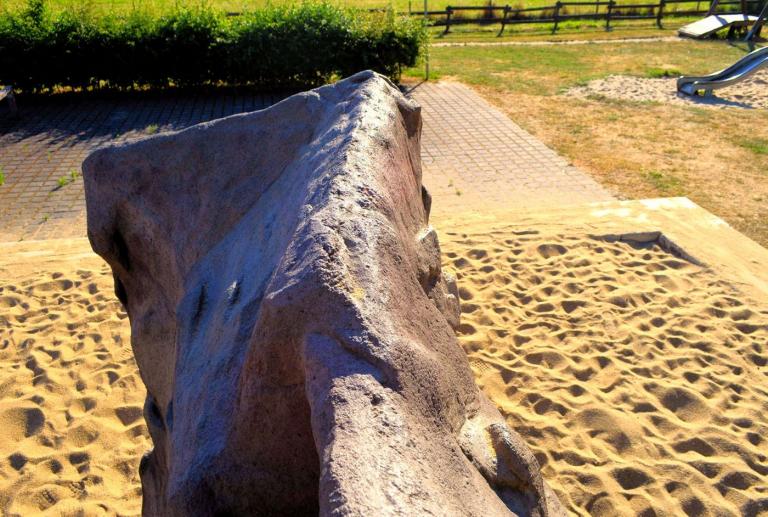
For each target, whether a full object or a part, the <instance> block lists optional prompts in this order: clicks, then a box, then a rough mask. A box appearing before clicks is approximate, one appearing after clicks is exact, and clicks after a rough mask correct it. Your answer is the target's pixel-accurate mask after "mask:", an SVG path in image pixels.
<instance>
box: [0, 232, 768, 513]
mask: <svg viewBox="0 0 768 517" xmlns="http://www.w3.org/2000/svg"><path fill="white" fill-rule="evenodd" d="M445 228H451V230H450V231H447V230H445ZM438 230H439V231H440V233H441V236H442V237H441V240H442V243H443V251H444V258H445V265H446V267H447V268H448V269H450V270H453V271H454V272H455V273H457V275H458V277H459V286H460V294H461V297H462V303H463V309H462V310H463V315H462V318H463V324H462V326H461V332H460V341H461V344H462V345H463V346H464V348H465V349H466V351H467V353H468V355H469V358H470V363H471V365H472V368H473V370H474V372H475V374H476V376H477V379H478V382H479V383H480V384H481V386H482V387H483V389H484V390H485V391H486V393H488V394H489V395H490V396H491V398H492V399H493V401H494V402H495V403H496V404H497V405H498V406H499V407H500V408H501V410H502V411H503V413H504V414H505V415H506V417H507V418H508V421H509V423H510V424H511V425H513V426H514V427H515V428H516V429H517V430H518V431H519V432H521V433H522V434H523V435H524V436H525V438H526V440H527V441H528V443H529V444H531V446H532V447H533V448H534V450H535V451H536V454H537V457H538V458H539V460H540V462H541V463H542V464H543V465H544V471H545V474H546V476H547V478H548V479H549V480H550V482H551V484H552V485H553V487H554V488H555V489H556V490H557V491H558V493H559V494H560V496H561V497H562V499H563V501H564V502H565V503H566V505H567V506H568V507H569V508H570V509H571V510H572V511H574V512H575V513H579V514H588V513H591V514H594V515H611V516H612V515H682V514H684V513H687V514H688V515H715V514H719V515H737V514H744V515H756V514H758V513H759V512H760V511H763V512H768V458H766V451H767V450H768V448H767V446H766V440H768V438H766V437H768V421H767V417H766V415H768V367H766V361H767V359H766V358H767V357H768V300H765V299H762V301H761V302H757V301H752V300H750V299H749V298H748V297H747V296H745V295H744V294H743V293H742V292H740V291H737V290H736V289H735V288H734V287H732V286H731V285H730V284H728V283H726V282H724V281H723V280H721V279H720V278H718V277H717V276H716V275H714V274H713V273H712V272H711V271H709V270H706V269H702V268H700V267H699V266H696V265H693V264H691V263H689V262H687V261H685V260H682V259H679V258H676V257H674V256H672V255H669V254H668V253H667V252H665V251H663V250H661V249H659V248H658V247H653V246H647V245H646V246H635V247H632V246H630V245H629V244H625V243H609V242H605V241H601V240H597V239H594V238H591V237H588V236H586V235H566V234H562V233H561V232H558V230H557V229H556V228H549V229H547V228H539V229H537V230H527V231H520V230H519V228H514V227H511V226H505V225H503V224H494V225H490V226H489V225H488V224H484V225H482V226H478V225H474V226H473V225H472V224H469V223H467V224H466V225H461V224H451V225H446V224H443V225H441V226H440V227H438ZM81 242H82V244H80V246H81V247H82V248H84V249H85V247H86V246H87V244H86V243H85V242H84V241H81ZM4 260H5V262H3V261H4ZM111 289H112V287H111V277H110V276H109V273H108V270H107V268H106V267H105V266H104V265H102V264H101V263H100V261H99V259H98V258H96V257H95V256H92V255H91V256H90V257H85V258H83V257H80V258H78V259H77V260H74V259H73V260H66V261H65V260H61V261H55V260H53V261H48V262H45V263H41V262H40V261H37V260H34V259H33V258H25V259H23V260H16V261H15V262H14V261H12V260H11V261H10V262H9V259H8V258H7V257H6V258H5V259H3V258H2V257H0V421H1V422H2V423H1V425H2V429H3V432H2V434H0V513H2V514H4V515H23V516H26V515H37V514H40V513H47V514H51V515H66V514H69V515H74V514H76V512H78V511H79V510H84V512H83V513H84V514H86V515H92V514H94V515H98V514H110V515H114V514H120V515H132V514H137V513H138V512H139V511H140V486H139V482H138V474H137V469H138V462H139V459H140V457H141V454H142V453H143V452H144V451H145V450H147V449H148V448H149V447H150V443H149V440H148V438H147V434H146V430H145V427H144V423H143V420H142V418H141V405H142V399H143V396H144V389H143V386H142V385H141V381H140V379H139V376H138V372H137V370H136V367H135V364H134V362H133V358H132V355H131V352H130V346H129V344H128V321H127V319H126V317H125V315H124V313H123V312H122V311H121V309H120V307H119V305H118V304H117V302H116V301H115V300H114V297H113V295H112V290H111ZM654 512H655V513H654Z"/></svg>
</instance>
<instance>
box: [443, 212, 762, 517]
mask: <svg viewBox="0 0 768 517" xmlns="http://www.w3.org/2000/svg"><path fill="white" fill-rule="evenodd" d="M443 249H444V251H445V252H446V257H447V258H448V263H447V266H448V267H451V268H453V269H454V270H455V271H456V273H457V276H458V279H459V286H460V294H461V297H462V321H463V324H462V326H461V329H460V340H461V343H462V345H463V346H464V348H465V349H466V351H467V354H468V355H469V358H470V363H471V365H472V368H473V371H474V372H475V374H476V377H477V380H478V382H479V383H480V385H481V386H482V388H483V389H484V391H485V392H486V393H487V394H488V395H489V396H490V397H491V399H492V400H493V401H494V402H495V403H496V404H497V405H498V406H499V407H500V408H501V410H502V413H503V414H504V415H505V416H506V417H507V419H508V421H509V423H510V425H512V426H513V427H514V428H515V429H517V430H518V431H519V432H521V433H522V434H523V435H524V436H525V438H526V440H527V442H528V443H529V444H530V445H531V446H532V447H533V449H534V451H535V452H536V456H537V458H538V459H539V461H540V463H541V464H542V465H543V472H544V475H545V476H546V477H547V479H549V480H551V482H552V485H553V488H555V489H556V491H557V492H558V494H559V495H560V497H561V498H562V500H563V502H564V503H565V504H566V505H567V506H568V507H569V508H570V509H571V510H572V511H574V512H576V513H581V514H593V515H606V516H608V515H655V514H659V515H661V514H668V515H684V514H688V515H708V514H712V515H715V514H721V515H737V514H740V513H743V514H751V515H754V514H755V513H754V510H756V509H758V508H762V509H763V511H768V459H767V458H766V456H765V454H766V452H767V451H768V447H767V445H766V439H768V438H767V437H768V421H767V418H766V415H768V382H767V380H768V368H766V361H767V360H768V305H766V304H763V305H760V304H757V303H749V302H746V301H745V296H744V294H743V293H741V292H739V291H737V290H736V289H735V288H734V287H733V286H732V285H731V284H729V283H727V282H724V281H722V280H720V279H719V278H718V277H717V276H716V275H714V274H712V273H711V272H709V271H707V270H706V269H704V268H701V267H698V266H696V265H694V264H691V263H690V262H687V261H686V260H682V259H680V258H677V257H675V256H673V255H670V254H669V253H667V252H666V251H664V250H662V249H660V247H659V246H658V245H642V246H632V245H630V244H627V243H623V242H614V243H610V242H605V241H602V240H600V239H595V238H590V237H587V236H584V235H569V234H562V233H559V232H557V231H556V230H548V229H546V228H540V229H538V230H522V231H521V230H520V229H519V228H516V227H509V226H505V225H503V224H499V225H496V226H495V227H492V228H488V227H487V226H483V227H482V228H481V229H477V228H472V227H464V228H460V231H459V232H451V233H450V234H448V235H446V236H445V237H444V238H443ZM654 512H655V513H654Z"/></svg>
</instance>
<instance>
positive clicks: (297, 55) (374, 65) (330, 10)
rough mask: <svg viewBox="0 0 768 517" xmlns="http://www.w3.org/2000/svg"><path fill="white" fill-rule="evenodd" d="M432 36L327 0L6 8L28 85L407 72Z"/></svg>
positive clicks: (11, 76)
mask: <svg viewBox="0 0 768 517" xmlns="http://www.w3.org/2000/svg"><path fill="white" fill-rule="evenodd" d="M425 38H426V33H425V31H424V28H423V27H422V25H421V24H420V23H419V22H417V21H414V20H408V19H405V18H399V17H395V16H394V15H393V14H392V13H369V12H365V11H355V10H349V9H343V8H339V7H335V6H332V5H330V4H325V3H303V4H300V5H294V6H282V7H268V8H265V9H262V10H258V11H253V12H248V13H245V14H243V15H242V16H238V17H227V16H226V15H225V14H224V13H222V12H220V11H215V10H213V9H211V8H206V7H201V8H195V9H187V8H180V9H177V10H174V11H172V12H168V13H165V14H160V15H153V14H149V13H146V12H142V11H133V12H131V13H129V14H127V15H124V16H104V15H101V16H99V15H93V14H89V13H88V12H87V11H83V12H76V13H73V12H62V13H58V14H51V13H49V12H47V11H46V9H45V6H44V5H43V3H42V1H41V0H30V2H29V6H28V8H27V9H26V10H25V11H23V12H12V13H9V12H3V13H0V84H13V85H14V86H15V87H18V88H20V89H22V90H25V91H28V90H33V91H50V90H51V89H53V88H56V87H72V88H136V87H146V86H151V87H161V88H162V87H168V86H200V85H217V84H222V83H224V84H231V85H251V86H256V87H258V88H263V89H275V88H298V87H311V86H317V85H320V84H323V83H326V82H328V81H329V80H331V79H332V78H333V77H338V76H346V75H350V74H352V73H354V72H358V71H360V70H363V69H369V68H370V69H373V70H376V71H378V72H381V73H383V74H386V75H388V76H390V77H391V78H393V79H398V78H399V75H400V72H401V70H402V69H403V68H405V67H409V66H413V65H414V64H415V63H416V60H417V58H418V55H419V52H420V50H421V48H422V46H423V44H424V42H425Z"/></svg>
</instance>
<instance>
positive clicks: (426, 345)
mask: <svg viewBox="0 0 768 517" xmlns="http://www.w3.org/2000/svg"><path fill="white" fill-rule="evenodd" d="M420 132H421V115H420V110H419V107H418V106H417V105H416V104H414V103H413V102H412V101H410V100H408V99H406V98H405V97H404V96H403V95H401V93H400V92H399V91H398V90H397V88H395V87H394V86H393V85H392V84H391V83H390V82H389V81H387V80H386V79H385V78H383V77H382V76H379V75H377V74H374V73H372V72H362V73H359V74H357V75H355V76H353V77H350V78H348V79H346V80H343V81H340V82H338V83H336V84H334V85H331V86H326V87H323V88H318V89H316V90H313V91H310V92H307V93H302V94H299V95H295V96H293V97H290V98H288V99H286V100H284V101H283V102H281V103H279V104H277V105H275V106H273V107H271V108H269V109H266V110H263V111H258V112H254V113H247V114H242V115H235V116H232V117H228V118H224V119H221V120H216V121H213V122H209V123H205V124H200V125H197V126H194V127H191V128H189V129H186V130H183V131H180V132H178V133H172V134H161V135H157V136H153V137H150V138H147V139H144V140H140V141H136V142H132V143H127V144H122V145H116V146H112V147H107V148H104V149H100V150H97V151H96V152H94V153H93V154H91V155H90V156H89V157H88V159H87V160H86V161H85V163H84V164H83V171H84V178H85V188H86V200H87V207H88V235H89V237H90V240H91V243H92V246H93V249H94V250H95V251H96V252H97V253H98V254H100V255H101V256H102V257H104V258H105V259H106V260H107V262H108V263H109V265H110V266H111V267H112V270H113V272H114V277H115V289H116V293H117V296H118V297H119V298H120V299H121V300H122V302H123V304H124V305H125V307H126V309H127V311H128V314H129V316H130V321H131V334H132V337H131V342H132V345H133V349H134V352H135V356H136V360H137V362H138V365H139V369H140V371H141V375H142V378H143V380H144V383H145V384H146V386H147V391H148V396H147V401H146V406H145V418H146V420H147V424H148V426H149V430H150V433H151V435H152V440H153V442H154V445H155V447H154V450H153V451H152V452H151V453H150V454H148V455H147V456H146V457H145V458H144V459H143V461H142V464H141V469H140V470H141V478H142V484H143V491H144V514H145V515H162V516H168V515H302V514H308V515H309V514H317V513H318V512H319V513H320V514H321V515H477V516H489V515H509V514H511V513H516V514H520V515H542V516H543V515H559V514H561V513H562V509H561V507H560V504H559V502H558V501H557V498H556V497H555V496H554V495H553V493H552V492H551V491H550V490H549V489H548V488H547V486H546V485H545V484H544V482H543V481H542V479H541V474H540V472H539V466H538V464H537V462H536V459H535V457H534V456H533V454H532V453H531V451H530V449H528V448H527V446H526V445H525V444H524V443H523V442H522V440H521V439H520V437H519V436H518V435H517V434H515V433H514V432H513V431H511V430H510V429H508V428H507V427H506V426H505V424H504V421H503V419H502V417H501V416H500V414H499V412H498V411H497V410H496V408H494V407H493V406H492V405H491V404H490V402H489V401H488V400H487V399H486V397H484V396H483V395H482V394H481V393H480V391H479V390H478V388H477V386H476V385H475V383H474V380H473V377H472V373H471V371H470V368H469V365H468V362H467V358H466V356H465V354H464V352H463V351H462V349H461V348H460V346H459V344H458V342H457V340H456V337H455V335H454V332H453V329H452V327H455V326H456V325H457V324H458V321H459V304H458V296H457V292H456V284H455V281H454V280H453V279H452V278H450V277H449V276H448V275H445V274H444V273H443V272H442V271H441V267H440V248H439V244H438V239H437V234H436V233H435V231H434V230H433V229H432V228H431V227H430V226H429V225H428V222H427V221H428V215H429V214H428V212H429V208H428V207H429V203H430V201H429V196H428V194H427V193H426V191H425V190H424V189H423V187H422V183H421V164H420V155H419V138H420Z"/></svg>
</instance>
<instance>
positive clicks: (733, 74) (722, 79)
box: [677, 47, 768, 95]
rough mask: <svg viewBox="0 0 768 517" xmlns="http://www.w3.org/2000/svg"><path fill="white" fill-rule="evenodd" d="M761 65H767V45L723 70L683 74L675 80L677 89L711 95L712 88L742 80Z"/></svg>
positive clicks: (687, 93)
mask: <svg viewBox="0 0 768 517" xmlns="http://www.w3.org/2000/svg"><path fill="white" fill-rule="evenodd" d="M763 67H768V47H763V48H761V49H758V50H755V51H752V52H750V53H749V54H747V55H746V56H744V57H743V58H741V59H739V60H738V61H736V62H735V63H734V64H732V65H731V66H729V67H728V68H726V69H724V70H720V71H719V72H715V73H713V74H709V75H703V76H699V77H696V76H683V77H680V78H679V79H678V80H677V91H678V92H681V93H684V94H686V95H697V94H698V92H700V91H702V90H703V91H704V95H711V94H712V90H716V89H718V88H724V87H726V86H730V85H732V84H736V83H738V82H741V81H743V80H744V79H746V78H747V77H749V76H751V75H752V74H754V73H755V72H757V71H758V70H760V69H761V68H763Z"/></svg>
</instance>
